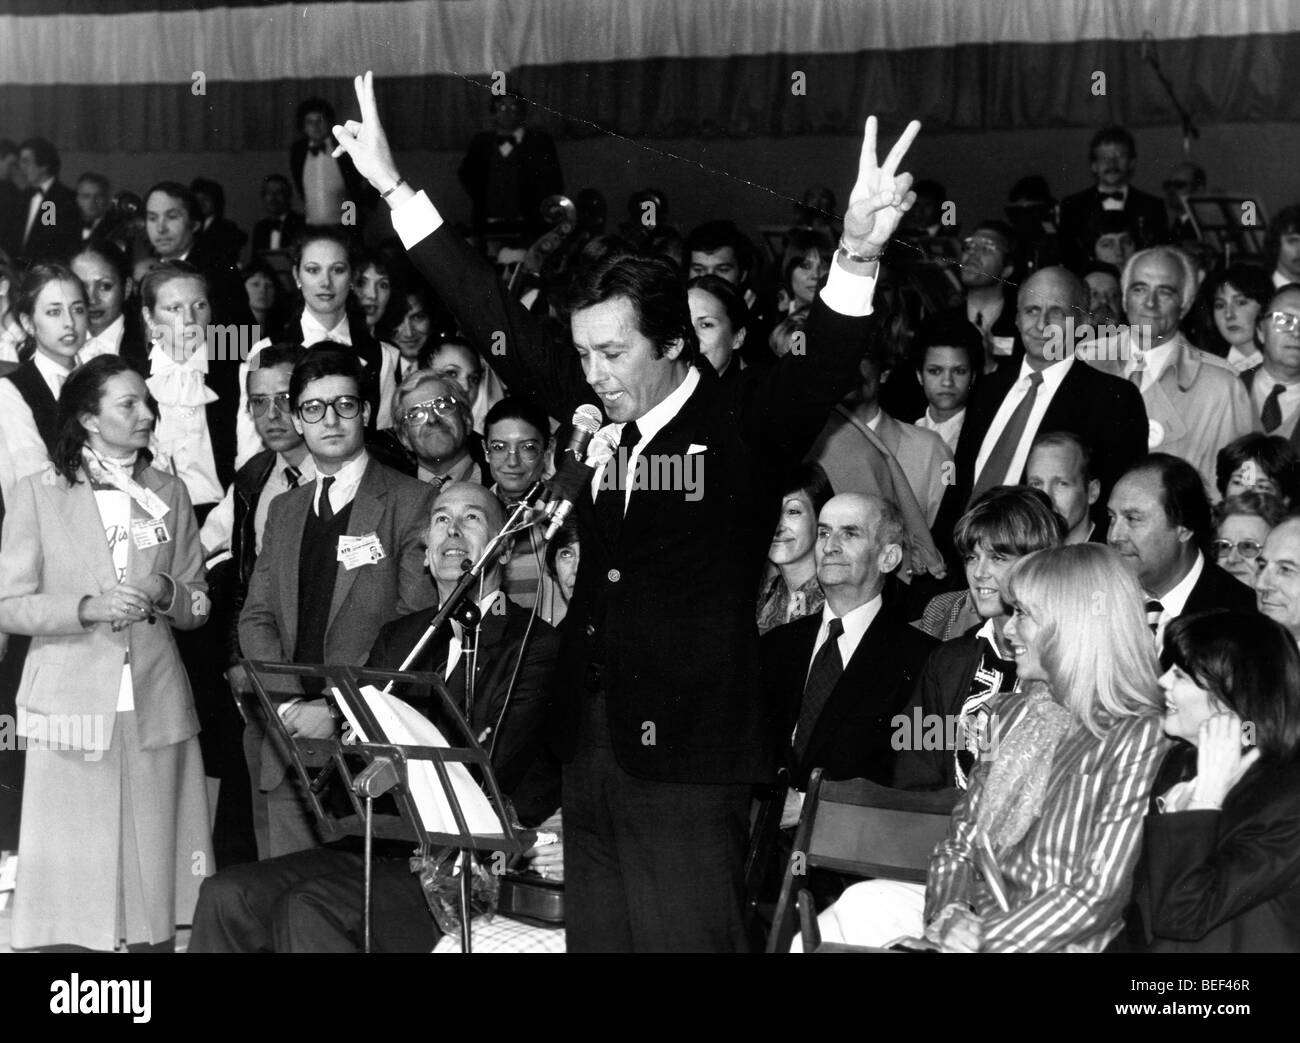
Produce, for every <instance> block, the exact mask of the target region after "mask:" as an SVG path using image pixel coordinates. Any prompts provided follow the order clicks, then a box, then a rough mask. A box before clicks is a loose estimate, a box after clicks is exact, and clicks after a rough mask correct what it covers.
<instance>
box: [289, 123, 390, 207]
mask: <svg viewBox="0 0 1300 1043" xmlns="http://www.w3.org/2000/svg"><path fill="white" fill-rule="evenodd" d="M333 125H334V106H333V105H331V104H330V103H329V102H328V101H326V100H325V99H324V98H308V99H307V100H306V101H304V102H303V103H302V104H301V105H299V106H298V130H299V131H300V135H299V137H298V138H296V139H295V140H294V143H293V145H292V146H291V147H290V149H289V170H290V171H291V172H292V173H293V183H294V185H295V187H296V188H297V189H298V195H299V196H301V197H302V200H303V209H304V210H305V211H306V213H305V215H304V216H305V217H306V219H307V224H309V225H338V224H343V223H344V220H343V217H344V207H345V206H346V205H347V204H349V203H350V204H352V206H353V208H354V211H355V212H354V214H353V221H352V223H353V224H355V225H356V226H357V227H361V226H362V225H363V223H364V222H363V221H362V215H361V211H362V210H363V209H364V210H366V211H369V210H370V208H371V207H372V206H373V205H374V194H373V193H372V192H370V191H369V189H368V188H367V187H366V185H365V183H364V182H363V181H362V180H361V178H360V176H359V175H358V174H357V168H356V167H355V166H353V165H352V161H351V160H350V159H349V158H348V157H347V156H340V157H339V158H338V159H335V158H334V149H335V148H336V147H337V145H338V142H336V141H335V140H334V136H333V135H332V134H331V133H330V127H332V126H333Z"/></svg>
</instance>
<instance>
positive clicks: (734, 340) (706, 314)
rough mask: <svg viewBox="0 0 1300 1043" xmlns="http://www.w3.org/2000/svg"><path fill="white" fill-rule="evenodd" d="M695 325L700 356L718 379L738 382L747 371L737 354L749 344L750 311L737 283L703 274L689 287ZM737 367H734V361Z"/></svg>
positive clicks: (687, 294)
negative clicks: (739, 374)
mask: <svg viewBox="0 0 1300 1043" xmlns="http://www.w3.org/2000/svg"><path fill="white" fill-rule="evenodd" d="M686 297H687V300H688V302H689V303H690V307H691V322H692V324H694V326H695V333H696V336H698V337H699V339H700V353H701V354H702V355H703V356H704V357H705V358H706V359H708V360H709V365H711V366H712V367H713V369H714V371H715V372H716V373H717V374H718V376H720V377H722V378H723V379H734V378H735V376H736V375H737V374H738V373H739V372H740V371H741V370H742V369H743V368H744V364H743V363H742V362H741V361H740V359H739V357H738V356H737V355H736V353H737V352H738V351H740V348H741V345H742V344H744V343H745V327H746V324H747V323H748V322H749V308H748V306H747V305H746V304H745V298H744V297H743V296H741V294H740V291H739V290H738V289H737V288H736V286H735V285H734V284H733V283H729V282H727V280H726V279H723V278H722V277H721V276H717V275H701V276H698V277H697V278H694V279H692V280H691V281H690V282H689V283H687V284H686ZM733 361H734V362H735V363H736V365H734V366H733V365H732V362H733Z"/></svg>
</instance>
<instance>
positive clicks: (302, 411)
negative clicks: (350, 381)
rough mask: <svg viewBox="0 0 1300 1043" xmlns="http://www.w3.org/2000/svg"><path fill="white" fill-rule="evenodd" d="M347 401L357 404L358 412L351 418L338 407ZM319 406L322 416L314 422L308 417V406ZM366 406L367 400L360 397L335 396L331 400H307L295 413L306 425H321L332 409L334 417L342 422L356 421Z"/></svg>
mask: <svg viewBox="0 0 1300 1043" xmlns="http://www.w3.org/2000/svg"><path fill="white" fill-rule="evenodd" d="M345 399H346V400H347V401H349V402H355V403H356V407H357V411H356V412H355V413H353V414H352V415H351V416H344V415H343V412H342V410H340V409H339V407H338V403H340V402H342V401H344V400H345ZM317 405H318V406H320V407H321V411H320V416H318V417H317V418H316V419H315V420H312V419H311V418H310V417H308V416H307V414H306V409H307V407H308V406H317ZM364 406H365V399H363V398H362V397H361V396H360V395H335V396H334V397H333V398H329V399H325V398H309V399H307V401H306V402H299V403H298V406H297V408H296V409H295V412H296V413H297V414H298V419H299V420H301V421H302V422H303V423H304V424H319V423H320V422H321V421H322V420H324V419H325V414H326V413H328V412H329V411H330V410H331V409H333V410H334V415H335V416H336V417H338V419H340V420H355V419H356V418H357V417H359V416H360V415H361V411H362V409H363V407H364Z"/></svg>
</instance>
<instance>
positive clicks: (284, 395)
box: [248, 391, 324, 416]
mask: <svg viewBox="0 0 1300 1043" xmlns="http://www.w3.org/2000/svg"><path fill="white" fill-rule="evenodd" d="M281 402H283V405H281ZM259 404H260V405H261V406H262V407H263V408H262V409H261V410H260V411H259V410H258V408H257V407H258V405H259ZM272 409H274V410H275V411H276V412H277V413H279V414H280V415H281V416H292V415H293V411H294V410H293V402H292V400H291V399H290V398H289V392H287V391H280V392H277V393H276V394H274V395H249V396H248V415H249V416H266V414H267V413H268V412H270V411H271V410H272ZM321 415H322V416H324V414H321Z"/></svg>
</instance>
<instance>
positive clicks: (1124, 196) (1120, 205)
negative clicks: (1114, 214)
mask: <svg viewBox="0 0 1300 1043" xmlns="http://www.w3.org/2000/svg"><path fill="white" fill-rule="evenodd" d="M1097 191H1098V192H1112V191H1113V192H1117V193H1119V198H1118V199H1115V198H1103V199H1102V200H1101V208H1102V209H1103V210H1123V209H1124V204H1125V203H1127V202H1128V185H1125V186H1124V187H1123V188H1116V189H1110V188H1106V189H1103V188H1101V187H1100V186H1098V188H1097Z"/></svg>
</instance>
